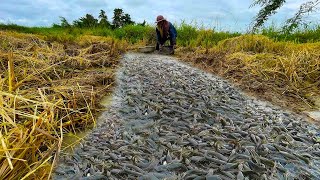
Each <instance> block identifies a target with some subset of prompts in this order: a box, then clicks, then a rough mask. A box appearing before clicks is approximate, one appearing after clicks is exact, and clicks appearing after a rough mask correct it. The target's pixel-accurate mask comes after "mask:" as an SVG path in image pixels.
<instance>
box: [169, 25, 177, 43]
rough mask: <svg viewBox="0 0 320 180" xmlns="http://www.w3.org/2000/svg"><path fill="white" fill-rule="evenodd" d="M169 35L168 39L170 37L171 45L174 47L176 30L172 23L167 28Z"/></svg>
mask: <svg viewBox="0 0 320 180" xmlns="http://www.w3.org/2000/svg"><path fill="white" fill-rule="evenodd" d="M169 33H170V37H172V41H173V44H174V45H176V39H177V30H176V28H175V27H174V26H173V25H172V23H170V26H169Z"/></svg>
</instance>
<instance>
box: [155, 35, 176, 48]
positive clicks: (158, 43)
mask: <svg viewBox="0 0 320 180" xmlns="http://www.w3.org/2000/svg"><path fill="white" fill-rule="evenodd" d="M167 40H170V46H173V45H174V44H173V39H172V38H171V37H168V38H161V39H159V41H157V45H156V50H159V46H160V44H161V45H164V44H165V43H166V41H167Z"/></svg>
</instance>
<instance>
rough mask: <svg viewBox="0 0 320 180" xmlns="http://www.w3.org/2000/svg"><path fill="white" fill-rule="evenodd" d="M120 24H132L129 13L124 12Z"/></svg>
mask: <svg viewBox="0 0 320 180" xmlns="http://www.w3.org/2000/svg"><path fill="white" fill-rule="evenodd" d="M121 19H122V24H123V25H129V24H134V22H133V21H132V20H131V17H130V15H129V14H125V15H124V16H122V18H121Z"/></svg>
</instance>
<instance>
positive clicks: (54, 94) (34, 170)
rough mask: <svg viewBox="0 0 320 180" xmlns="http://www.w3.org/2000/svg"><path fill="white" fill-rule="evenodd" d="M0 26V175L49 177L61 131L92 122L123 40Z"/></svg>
mask: <svg viewBox="0 0 320 180" xmlns="http://www.w3.org/2000/svg"><path fill="white" fill-rule="evenodd" d="M42 39H43V37H40V36H34V35H27V34H20V33H14V32H0V123H1V124H0V126H1V127H0V142H1V146H0V147H1V148H0V179H44V178H49V177H50V174H51V171H52V168H53V165H54V163H55V161H56V160H57V156H58V154H59V152H60V148H61V143H62V139H63V134H65V133H68V132H70V131H73V132H75V131H77V130H79V129H83V128H86V127H88V126H91V125H93V124H95V119H96V115H97V113H98V112H99V108H101V107H100V106H99V100H100V99H101V98H102V96H103V95H105V94H107V93H108V92H110V90H111V89H110V88H111V87H112V85H113V83H114V75H113V74H114V73H113V72H114V69H115V68H116V66H117V64H118V58H119V55H120V54H121V53H122V52H123V51H124V50H125V48H126V46H127V44H126V43H124V42H122V41H117V40H114V39H112V38H98V37H93V36H84V37H81V38H79V39H78V40H77V42H76V43H74V44H61V43H57V42H48V41H44V40H42Z"/></svg>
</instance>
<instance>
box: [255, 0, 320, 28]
mask: <svg viewBox="0 0 320 180" xmlns="http://www.w3.org/2000/svg"><path fill="white" fill-rule="evenodd" d="M285 3H286V0H254V2H253V4H252V5H251V6H250V7H253V6H257V5H259V6H261V9H260V11H259V13H258V14H257V16H256V17H255V19H254V21H253V26H252V31H253V32H254V31H256V30H257V29H258V28H260V27H261V26H262V25H263V24H264V23H265V21H267V20H268V18H269V17H270V16H271V15H273V14H275V13H277V10H278V9H280V7H282V6H283V5H284V4H285ZM319 4H320V0H313V1H308V2H306V3H303V4H302V5H301V6H300V9H299V11H298V12H297V13H296V14H295V16H294V17H292V18H290V19H288V20H287V21H286V26H285V27H284V28H286V29H287V30H290V31H291V30H293V29H294V28H296V27H298V25H299V23H301V22H302V16H303V15H305V14H308V13H310V12H312V11H314V10H315V9H316V6H317V5H319Z"/></svg>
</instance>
